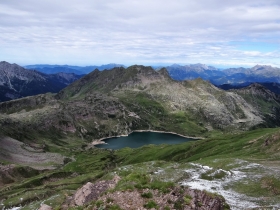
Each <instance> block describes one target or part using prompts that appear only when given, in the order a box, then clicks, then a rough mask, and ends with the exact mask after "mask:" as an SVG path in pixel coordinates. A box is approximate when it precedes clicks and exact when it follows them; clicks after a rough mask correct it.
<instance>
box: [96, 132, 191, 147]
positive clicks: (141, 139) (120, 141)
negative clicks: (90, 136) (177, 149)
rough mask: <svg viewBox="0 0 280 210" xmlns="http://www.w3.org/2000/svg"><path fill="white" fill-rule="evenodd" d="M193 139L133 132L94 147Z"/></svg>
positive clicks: (173, 142)
mask: <svg viewBox="0 0 280 210" xmlns="http://www.w3.org/2000/svg"><path fill="white" fill-rule="evenodd" d="M193 140H194V139H191V138H185V137H182V136H179V135H176V134H171V133H158V132H133V133H131V134H129V135H128V136H122V137H113V138H108V139H104V140H103V141H104V142H106V144H99V145H96V147H98V148H106V149H121V148H124V147H130V148H137V147H142V146H144V145H148V144H180V143H183V142H187V141H193Z"/></svg>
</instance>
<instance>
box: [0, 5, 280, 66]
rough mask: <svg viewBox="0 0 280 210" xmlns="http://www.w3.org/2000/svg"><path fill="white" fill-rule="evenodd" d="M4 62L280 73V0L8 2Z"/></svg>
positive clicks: (2, 29) (2, 17)
mask: <svg viewBox="0 0 280 210" xmlns="http://www.w3.org/2000/svg"><path fill="white" fill-rule="evenodd" d="M0 34H1V38H0V46H1V47H0V60H6V61H8V62H10V63H18V64H20V65H27V64H39V63H41V64H42V63H48V64H70V65H93V64H106V63H120V64H125V65H131V64H144V65H157V64H172V63H179V64H190V63H203V64H208V65H213V66H253V65H256V64H267V65H273V66H278V67H280V1H279V0H246V1H244V0H141V1H140V0H118V1H117V0H106V1H105V0H79V1H78V0H67V1H59V0H40V1H39V0H24V1H19V0H2V1H1V2H0Z"/></svg>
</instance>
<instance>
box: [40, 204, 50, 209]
mask: <svg viewBox="0 0 280 210" xmlns="http://www.w3.org/2000/svg"><path fill="white" fill-rule="evenodd" d="M38 210H53V208H52V207H50V206H48V205H46V204H43V205H41V207H40V208H39V209H38Z"/></svg>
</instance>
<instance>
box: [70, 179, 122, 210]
mask: <svg viewBox="0 0 280 210" xmlns="http://www.w3.org/2000/svg"><path fill="white" fill-rule="evenodd" d="M119 180H120V177H119V176H115V177H114V178H113V180H107V181H99V182H96V183H94V184H93V183H91V182H88V183H86V184H85V185H84V186H83V187H81V188H80V189H78V190H77V192H76V193H75V194H74V196H73V200H72V202H71V203H72V204H74V205H76V206H83V205H85V204H86V203H89V202H90V201H93V200H96V199H97V198H98V197H99V196H100V195H101V194H102V193H104V192H105V191H106V190H108V189H112V188H114V187H115V185H116V184H117V182H118V181H119Z"/></svg>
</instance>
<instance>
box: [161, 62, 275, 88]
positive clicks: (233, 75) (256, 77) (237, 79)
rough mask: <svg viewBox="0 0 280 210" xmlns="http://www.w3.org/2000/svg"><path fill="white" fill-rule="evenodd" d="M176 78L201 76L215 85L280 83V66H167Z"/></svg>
mask: <svg viewBox="0 0 280 210" xmlns="http://www.w3.org/2000/svg"><path fill="white" fill-rule="evenodd" d="M166 68H167V70H168V72H169V74H170V76H171V77H172V78H173V79H175V80H191V79H196V78H201V79H204V80H208V81H210V82H211V83H212V84H214V85H223V84H230V85H234V86H240V85H241V86H242V85H243V86H247V85H249V84H251V83H255V82H257V83H280V68H277V67H272V66H266V65H256V66H254V67H252V68H243V67H241V68H229V69H225V70H219V69H217V68H215V67H212V66H207V65H204V64H194V65H192V64H191V65H185V66H181V65H177V64H174V65H171V66H168V67H166Z"/></svg>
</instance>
